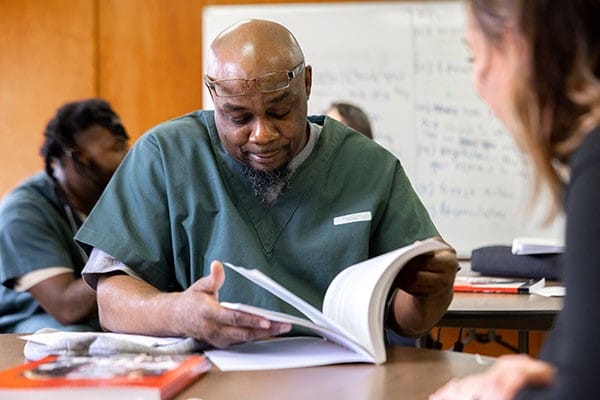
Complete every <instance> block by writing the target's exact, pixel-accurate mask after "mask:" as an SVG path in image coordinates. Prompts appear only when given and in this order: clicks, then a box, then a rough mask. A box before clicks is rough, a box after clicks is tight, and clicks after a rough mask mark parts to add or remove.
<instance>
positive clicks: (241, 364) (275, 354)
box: [205, 336, 372, 371]
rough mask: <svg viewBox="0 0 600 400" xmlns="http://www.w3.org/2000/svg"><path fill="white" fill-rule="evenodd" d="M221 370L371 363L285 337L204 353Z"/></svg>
mask: <svg viewBox="0 0 600 400" xmlns="http://www.w3.org/2000/svg"><path fill="white" fill-rule="evenodd" d="M205 354H206V356H207V357H208V358H209V359H210V361H211V362H212V363H213V364H215V365H216V366H217V367H218V368H219V369H220V370H221V371H251V370H262V369H282V368H301V367H312V366H318V365H329V364H339V363H352V362H372V360H371V359H370V358H368V357H365V356H364V355H361V354H358V353H354V352H352V351H348V350H347V349H345V348H344V347H341V346H338V345H337V344H335V343H333V342H331V341H329V340H325V339H322V338H319V337H308V336H305V337H283V338H275V339H267V340H260V341H256V342H249V343H243V344H238V345H234V346H230V347H228V348H227V349H223V350H209V351H206V352H205Z"/></svg>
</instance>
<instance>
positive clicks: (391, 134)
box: [202, 1, 563, 257]
mask: <svg viewBox="0 0 600 400" xmlns="http://www.w3.org/2000/svg"><path fill="white" fill-rule="evenodd" d="M245 18H262V19H268V20H272V21H276V22H279V23H281V24H283V25H284V26H286V27H287V28H288V29H289V30H290V31H291V32H292V33H293V34H294V35H295V36H296V38H297V39H298V41H299V43H300V45H301V47H302V49H303V51H304V54H305V58H306V63H307V64H310V65H312V67H313V87H312V93H311V98H310V101H309V113H311V114H322V113H323V111H324V110H326V108H327V107H328V105H329V104H330V103H331V102H333V101H348V102H351V103H353V104H356V105H358V106H360V107H361V108H363V109H364V110H365V112H366V113H367V114H368V115H369V118H370V119H371V123H372V125H373V132H374V138H375V140H376V141H377V142H378V143H380V144H381V145H382V146H384V147H386V148H387V149H388V150H390V151H391V152H392V153H394V154H395V155H396V156H397V157H398V158H399V159H400V161H401V162H402V165H403V166H404V168H405V170H406V172H407V174H408V176H409V178H410V180H411V182H412V184H413V186H414V188H415V190H416V191H417V193H418V194H419V196H420V197H421V199H422V201H423V203H424V204H425V206H426V207H427V209H428V210H429V212H430V214H431V217H432V219H433V220H434V222H435V224H436V226H437V228H438V229H439V230H440V233H441V234H442V236H443V237H444V238H445V239H446V240H447V241H448V242H449V243H450V244H451V245H453V246H454V247H455V248H456V249H457V250H458V253H459V256H461V257H468V256H470V251H471V250H472V249H474V248H477V247H481V246H486V245H495V244H505V245H510V244H511V243H512V239H513V238H514V237H517V236H536V237H554V238H560V237H561V236H562V231H563V219H562V218H559V219H558V220H556V221H555V222H554V224H553V225H551V226H546V227H542V226H541V221H542V218H541V216H542V215H544V212H545V211H546V210H547V208H546V207H545V205H544V204H542V206H541V207H538V208H537V209H534V210H529V209H528V207H527V205H528V204H529V199H530V193H529V190H528V188H530V187H531V179H530V170H529V168H528V166H527V165H526V163H525V160H524V159H523V157H522V156H521V154H520V152H519V151H518V150H517V149H516V146H515V144H514V142H513V141H512V138H511V137H510V136H509V135H508V134H507V133H506V132H505V131H504V129H503V128H502V126H501V125H500V123H499V122H498V121H497V120H496V119H495V118H494V116H493V115H492V114H491V112H490V111H489V109H488V108H487V106H486V105H485V104H483V102H482V101H481V100H480V99H479V98H478V97H477V95H476V93H475V91H474V89H473V86H472V83H471V64H470V63H469V53H468V51H467V48H466V46H465V44H464V42H463V35H464V25H465V9H464V4H463V3H462V2H458V1H446V2H424V3H409V2H385V3H384V2H365V3H313V4H307V3H303V4H278V5H273V4H269V5H229V6H209V7H205V8H204V9H203V19H202V31H203V32H202V38H203V51H204V54H206V51H207V49H208V48H209V46H210V43H211V42H212V41H213V39H214V38H215V36H216V35H217V34H218V33H219V32H221V31H222V30H223V29H225V28H226V27H228V26H229V25H232V24H233V23H235V22H237V21H239V20H242V19H245ZM203 60H206V57H203ZM204 70H206V68H204ZM203 98H204V103H205V104H204V107H205V108H213V105H212V103H211V100H210V96H209V94H208V92H206V89H205V93H204V97H203Z"/></svg>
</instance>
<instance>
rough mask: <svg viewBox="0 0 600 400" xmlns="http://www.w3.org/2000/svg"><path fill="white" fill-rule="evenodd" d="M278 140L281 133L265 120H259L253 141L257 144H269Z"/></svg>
mask: <svg viewBox="0 0 600 400" xmlns="http://www.w3.org/2000/svg"><path fill="white" fill-rule="evenodd" d="M277 138H279V132H277V129H275V127H274V126H273V124H271V123H270V122H269V121H268V120H267V119H265V118H257V120H256V124H255V125H254V130H253V131H252V140H253V141H254V142H256V143H268V142H272V141H273V140H276V139H277Z"/></svg>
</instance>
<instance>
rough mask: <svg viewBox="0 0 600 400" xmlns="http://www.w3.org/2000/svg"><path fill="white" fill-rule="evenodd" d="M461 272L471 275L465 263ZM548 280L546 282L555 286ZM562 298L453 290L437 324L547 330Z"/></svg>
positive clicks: (559, 308)
mask: <svg viewBox="0 0 600 400" xmlns="http://www.w3.org/2000/svg"><path fill="white" fill-rule="evenodd" d="M459 274H460V275H467V276H468V275H474V274H473V273H472V272H471V271H470V267H469V266H468V265H467V267H466V268H463V270H461V272H459ZM557 284H559V283H557V282H548V283H547V285H548V286H551V285H557ZM563 302H564V298H563V297H544V296H539V295H536V294H500V293H465V292H456V293H454V299H453V300H452V303H451V304H450V306H449V307H448V311H447V312H446V314H445V315H444V317H443V318H442V320H441V321H440V323H439V325H440V326H450V327H472V328H497V329H517V330H548V329H550V328H551V327H552V324H553V321H554V318H555V317H556V316H557V315H558V313H559V312H560V310H561V309H562V307H563Z"/></svg>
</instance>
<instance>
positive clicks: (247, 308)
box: [221, 301, 373, 361]
mask: <svg viewBox="0 0 600 400" xmlns="http://www.w3.org/2000/svg"><path fill="white" fill-rule="evenodd" d="M221 305H222V306H223V307H226V308H229V309H231V310H238V311H243V312H246V313H249V314H254V315H259V316H261V317H264V318H266V319H268V320H270V321H275V322H287V323H290V324H294V325H298V326H302V327H304V328H308V329H310V330H312V331H313V332H315V333H317V334H319V335H321V336H322V337H324V338H325V339H328V340H330V341H332V342H333V343H337V344H338V345H340V346H341V347H345V348H347V349H348V350H349V351H351V352H353V353H357V354H361V355H362V356H363V357H364V358H362V359H363V360H368V361H373V360H372V356H371V355H370V354H369V353H368V352H367V351H365V349H363V348H362V346H361V345H360V344H359V343H356V342H354V341H353V340H352V339H351V338H349V337H346V336H344V335H342V334H340V333H339V332H337V331H334V330H331V329H328V328H327V327H324V326H319V325H317V324H315V323H314V322H311V321H309V320H308V319H305V318H299V317H296V316H294V315H290V314H285V313H281V312H277V311H272V310H267V309H264V308H260V307H255V306H251V305H248V304H241V303H227V302H224V301H223V302H221ZM336 353H337V351H336Z"/></svg>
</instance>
